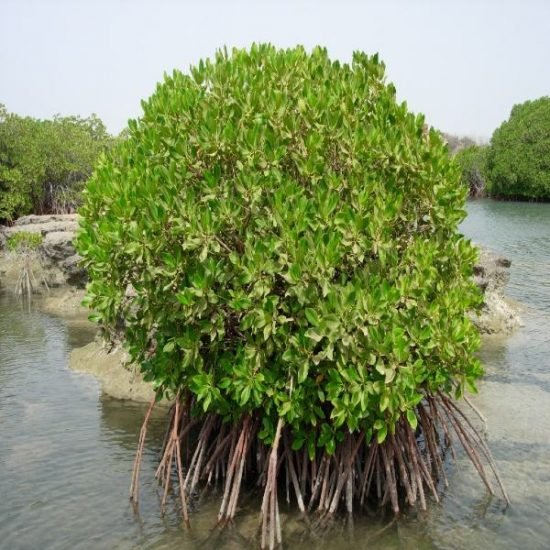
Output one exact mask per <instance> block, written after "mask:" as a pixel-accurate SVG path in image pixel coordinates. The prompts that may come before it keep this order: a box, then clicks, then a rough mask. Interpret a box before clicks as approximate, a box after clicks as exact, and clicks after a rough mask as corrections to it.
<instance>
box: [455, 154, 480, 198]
mask: <svg viewBox="0 0 550 550" xmlns="http://www.w3.org/2000/svg"><path fill="white" fill-rule="evenodd" d="M487 151H488V148H487V146H485V145H470V146H469V147H466V148H464V149H460V150H459V151H458V152H457V153H456V155H455V157H454V158H455V160H456V162H458V164H459V166H460V168H461V170H462V183H463V184H464V185H465V186H466V187H467V188H468V189H469V192H470V196H473V197H479V196H481V195H484V194H485V187H486V180H487V176H486V168H487Z"/></svg>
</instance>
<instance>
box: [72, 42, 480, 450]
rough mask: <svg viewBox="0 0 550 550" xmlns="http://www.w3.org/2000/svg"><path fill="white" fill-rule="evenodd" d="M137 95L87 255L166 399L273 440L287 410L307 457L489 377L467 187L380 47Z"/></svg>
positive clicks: (270, 50)
mask: <svg viewBox="0 0 550 550" xmlns="http://www.w3.org/2000/svg"><path fill="white" fill-rule="evenodd" d="M142 105H143V115H142V117H141V118H140V119H139V120H137V121H130V124H129V137H128V140H127V141H126V142H124V143H122V144H120V145H119V146H118V147H117V148H116V149H115V150H114V151H112V152H111V153H108V154H107V155H106V156H104V157H103V158H102V159H101V161H100V163H99V165H98V167H97V169H96V171H95V174H94V175H93V177H92V178H91V180H90V181H89V182H88V185H87V189H86V191H85V204H84V207H83V208H82V210H81V213H82V222H81V225H82V229H81V232H80V235H79V237H78V249H79V251H80V253H81V254H82V256H83V257H84V261H85V264H86V266H87V268H88V273H89V277H90V281H91V282H90V283H89V287H88V296H87V302H88V304H89V305H90V307H92V308H94V309H95V311H96V312H97V314H96V319H97V320H98V321H100V322H101V323H103V324H105V325H107V326H115V325H116V324H117V323H118V322H119V321H120V319H124V323H125V332H124V338H125V340H126V342H127V345H128V348H129V350H130V353H131V357H132V358H133V359H134V360H135V361H137V362H138V363H139V364H140V365H141V368H142V371H143V373H144V375H145V377H146V379H147V380H151V381H153V382H154V384H155V386H156V387H157V388H158V389H159V392H160V394H164V393H171V394H176V393H178V392H180V393H184V392H191V394H193V395H195V396H196V398H197V401H198V403H199V404H200V407H201V408H202V410H203V411H208V412H214V413H217V414H219V415H222V416H224V417H226V418H233V419H238V418H240V417H242V415H243V414H246V413H251V412H254V411H255V414H259V415H260V416H261V419H262V422H263V430H262V431H261V432H260V437H261V438H263V439H264V440H265V441H267V442H269V441H271V439H272V437H273V434H274V431H275V425H276V423H277V419H278V418H283V419H284V421H285V423H286V425H289V426H292V430H293V434H294V448H299V447H300V446H301V445H303V444H304V442H305V443H306V444H307V445H308V448H309V450H310V455H313V454H314V453H315V447H316V446H319V447H324V448H326V449H327V450H328V451H329V452H332V451H333V450H334V448H335V445H336V444H337V442H338V441H340V440H341V439H342V438H343V434H344V430H343V429H342V428H343V427H344V426H345V427H346V429H349V430H352V431H357V430H364V431H365V432H366V433H367V434H373V433H375V434H377V436H378V441H380V442H381V441H383V440H384V438H385V437H386V434H387V433H388V430H390V431H391V430H393V427H394V425H395V422H396V421H397V420H398V419H399V418H400V417H401V416H402V415H406V416H407V418H408V419H409V421H410V422H411V424H413V425H415V426H416V416H415V413H414V410H415V407H416V406H417V404H418V403H419V402H420V401H421V400H422V398H423V396H424V395H425V394H426V393H427V392H436V391H437V390H442V391H443V392H447V393H449V392H451V391H453V390H454V389H455V388H458V391H459V392H460V391H461V390H462V389H463V387H464V385H465V384H471V383H473V382H474V380H475V379H476V378H477V377H478V376H479V375H480V373H481V368H480V365H479V362H478V360H477V359H476V358H475V357H474V355H473V352H474V351H475V350H476V349H477V347H478V343H479V338H478V335H477V333H476V331H475V329H474V327H473V326H472V324H471V322H470V321H469V320H468V318H467V317H466V315H465V313H466V312H467V311H468V310H471V309H472V308H475V307H477V306H478V305H479V303H480V296H479V293H478V291H477V289H476V287H475V285H474V284H473V283H472V282H471V280H470V276H471V275H472V268H473V264H474V260H475V257H476V252H475V250H474V248H473V247H472V245H471V244H470V243H469V242H468V241H466V240H465V239H464V238H463V237H462V236H461V235H460V234H459V233H458V232H457V225H458V223H459V222H460V221H461V220H462V219H463V218H464V216H465V211H464V210H463V206H464V201H465V198H466V194H467V192H466V190H465V189H464V187H462V186H460V185H459V179H460V173H459V169H458V167H457V166H456V165H455V164H454V163H453V162H451V161H450V160H449V158H448V155H447V152H446V149H445V146H444V144H443V143H442V141H441V138H440V137H439V135H438V134H437V133H436V132H434V131H430V132H429V133H428V134H427V135H424V133H423V125H424V119H423V117H421V116H415V115H413V114H411V113H409V111H408V109H407V106H406V104H404V103H403V104H400V103H398V102H397V101H396V97H395V90H394V88H393V86H392V85H391V84H387V83H386V82H385V80H384V65H383V64H382V63H381V62H380V61H379V60H378V58H377V56H374V57H369V56H367V55H365V54H362V53H355V54H354V56H353V62H352V63H351V64H349V65H348V64H341V63H339V62H335V61H331V60H330V59H329V57H328V55H327V52H326V50H324V49H320V48H316V49H315V50H314V51H313V52H312V53H311V54H308V53H307V52H306V51H305V50H304V49H303V48H295V49H289V50H277V49H275V48H274V47H272V46H267V45H260V46H253V47H252V48H251V50H250V51H244V50H233V51H232V53H231V54H228V53H227V52H223V51H222V52H219V53H217V55H216V57H215V59H214V60H213V61H205V62H203V61H201V62H200V64H199V65H198V66H196V67H193V68H192V69H191V74H190V75H185V74H182V73H181V72H179V71H174V73H173V74H172V76H166V77H165V80H164V82H163V83H162V84H159V85H158V87H157V90H156V92H155V93H154V95H153V96H152V97H151V98H150V99H149V100H148V101H144V102H143V103H142ZM130 288H131V289H133V290H132V292H128V290H129V289H130ZM196 414H199V413H198V411H196Z"/></svg>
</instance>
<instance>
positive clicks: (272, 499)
mask: <svg viewBox="0 0 550 550" xmlns="http://www.w3.org/2000/svg"><path fill="white" fill-rule="evenodd" d="M193 405H194V402H193V400H192V398H189V397H186V398H184V399H183V400H180V398H179V396H178V398H177V399H176V402H175V405H174V406H173V408H172V410H171V414H170V423H169V427H168V431H167V434H166V437H165V441H164V445H163V449H162V455H161V459H160V462H159V466H158V468H157V471H156V477H157V479H158V480H159V483H160V485H161V487H162V489H163V496H162V502H161V508H162V511H163V512H164V511H165V509H166V501H167V496H168V493H169V490H170V487H171V485H172V483H177V487H178V489H177V491H178V493H179V500H180V503H181V513H182V516H183V519H184V521H185V524H186V525H189V512H188V508H189V506H188V503H189V500H190V499H191V500H193V501H197V500H199V499H200V497H201V495H202V494H203V493H204V491H206V490H207V488H208V487H210V486H211V485H213V484H218V483H221V484H222V487H223V496H222V499H221V505H220V509H219V512H218V518H217V519H218V521H217V525H218V526H219V527H225V526H227V525H230V524H231V523H232V522H233V520H234V519H235V516H236V514H237V511H238V502H239V494H240V491H241V487H242V485H243V483H244V482H247V483H248V484H250V483H251V482H255V483H256V485H257V486H258V487H261V488H262V489H263V499H262V504H261V510H260V524H259V528H258V535H259V538H260V541H261V547H262V548H270V549H272V548H275V547H277V546H279V545H281V543H282V525H281V517H280V513H279V501H278V490H279V489H281V490H282V489H283V488H285V489H286V491H285V495H286V499H287V501H288V502H290V500H291V496H292V497H293V498H292V500H293V502H295V503H296V505H297V507H298V509H299V511H300V512H301V514H302V518H303V519H304V524H305V525H306V526H307V527H308V528H309V529H310V530H312V532H314V533H315V534H316V535H319V534H320V533H322V532H323V531H324V530H325V529H327V528H329V527H330V525H331V523H332V520H333V518H334V517H335V515H336V514H337V513H338V512H340V511H342V512H346V513H347V515H348V520H349V521H348V524H349V526H350V529H351V528H352V525H353V523H352V514H354V513H355V512H357V511H360V510H361V509H365V508H366V507H367V506H372V505H373V504H377V505H378V506H379V507H382V508H390V509H391V510H392V511H393V513H394V514H395V515H397V514H399V513H400V511H401V510H402V509H403V508H404V507H405V506H413V505H418V506H419V507H420V508H421V509H422V510H426V508H427V502H428V498H429V497H431V498H433V500H435V501H436V502H438V501H439V494H440V491H441V490H442V487H444V486H447V485H448V481H447V478H446V475H445V464H444V462H445V455H446V453H447V452H448V451H450V453H451V454H452V456H453V457H455V448H454V447H455V445H456V442H457V441H458V443H460V446H461V447H462V448H463V449H464V451H465V453H466V455H467V456H468V458H469V459H470V461H471V462H472V464H473V465H474V468H475V469H476V471H477V472H478V474H479V476H480V478H481V480H482V482H483V483H484V485H485V486H486V488H487V490H488V491H489V493H490V494H491V495H494V494H495V491H494V489H493V485H492V483H491V481H492V479H491V478H493V479H494V480H496V482H497V485H498V486H499V488H500V491H501V492H502V495H503V497H504V499H505V501H506V502H507V503H509V498H508V495H507V493H506V490H505V488H504V486H503V484H502V480H501V479H500V476H499V474H498V472H497V469H496V464H495V462H494V460H493V458H492V456H491V453H490V451H489V448H488V447H487V444H486V443H485V441H484V440H483V438H482V437H481V436H480V434H479V433H478V431H477V430H476V428H475V426H474V425H473V424H472V422H471V421H470V420H469V418H468V417H467V416H466V415H465V414H464V413H463V412H462V411H461V410H460V408H459V407H458V406H457V405H456V404H455V403H454V402H453V400H452V399H451V398H449V397H448V396H447V395H444V394H442V393H438V394H435V395H427V396H426V398H425V399H424V401H423V402H422V403H421V404H419V405H418V407H417V409H416V416H417V420H418V426H417V429H416V430H413V428H412V427H411V425H410V424H409V422H408V421H407V420H406V418H404V417H403V418H402V419H401V420H400V421H399V422H398V423H397V425H396V429H395V432H394V433H390V434H388V436H387V438H386V439H385V440H384V441H383V442H382V443H380V444H379V443H378V442H377V441H376V439H372V438H371V439H370V440H369V439H368V438H367V434H366V433H365V432H357V433H351V434H350V433H347V432H346V434H345V436H344V439H343V440H342V441H341V443H339V444H338V445H337V446H336V449H335V451H334V453H333V454H331V455H329V454H328V453H327V452H325V451H321V450H319V449H317V450H316V452H315V455H314V456H313V457H310V456H309V453H308V450H307V449H306V448H305V447H304V448H301V449H298V450H294V449H293V448H292V443H293V439H292V431H291V429H290V428H289V427H288V426H285V425H284V422H283V421H282V420H281V419H280V420H279V421H278V424H277V428H276V432H275V437H274V439H273V442H272V443H271V445H269V446H268V445H265V444H264V443H263V442H262V441H261V439H260V438H259V431H260V420H259V418H256V417H254V416H244V417H243V418H241V419H240V421H238V422H236V423H234V424H229V423H224V422H223V420H222V418H221V417H219V416H217V415H213V414H208V415H205V416H204V417H202V418H191V411H192V409H193ZM153 406H154V401H152V402H151V404H150V406H149V409H148V410H147V414H146V416H145V421H144V423H143V427H142V429H141V432H140V439H139V443H138V450H137V453H136V459H135V463H134V471H133V475H132V483H131V487H130V498H131V500H132V501H133V502H134V503H137V501H138V498H139V472H140V463H141V460H142V454H143V447H144V442H145V436H146V433H147V423H148V421H149V418H150V416H151V412H152V409H153ZM487 466H488V468H487ZM491 473H492V475H490V474H491Z"/></svg>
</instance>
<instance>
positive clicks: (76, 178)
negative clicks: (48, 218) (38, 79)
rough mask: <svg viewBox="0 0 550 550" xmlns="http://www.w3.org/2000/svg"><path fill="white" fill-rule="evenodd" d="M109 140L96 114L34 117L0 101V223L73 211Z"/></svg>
mask: <svg viewBox="0 0 550 550" xmlns="http://www.w3.org/2000/svg"><path fill="white" fill-rule="evenodd" d="M113 142H114V139H113V138H112V137H111V136H109V134H108V133H107V130H106V128H105V126H104V124H103V123H102V122H101V120H100V119H99V118H98V117H97V116H95V115H92V116H91V117H88V118H79V117H60V116H56V117H54V118H53V119H52V120H38V119H34V118H31V117H21V116H18V115H16V114H14V113H8V112H7V110H6V109H5V107H4V106H3V105H0V222H3V221H8V222H10V221H12V220H14V219H15V218H17V217H19V216H21V215H24V214H29V213H31V212H33V213H36V214H50V213H56V214H59V213H64V212H74V211H75V209H76V208H77V206H78V205H79V204H80V194H81V191H82V188H83V186H84V183H85V181H86V180H87V179H88V177H89V176H90V174H91V173H92V170H93V166H94V164H95V162H96V161H97V158H98V156H99V154H100V152H101V151H103V150H104V149H106V148H108V147H110V146H111V145H112V143H113Z"/></svg>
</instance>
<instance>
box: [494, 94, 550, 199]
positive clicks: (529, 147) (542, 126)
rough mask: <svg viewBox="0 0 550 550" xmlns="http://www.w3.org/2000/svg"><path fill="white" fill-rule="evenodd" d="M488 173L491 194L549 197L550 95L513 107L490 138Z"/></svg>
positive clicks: (499, 195) (514, 196)
mask: <svg viewBox="0 0 550 550" xmlns="http://www.w3.org/2000/svg"><path fill="white" fill-rule="evenodd" d="M487 174H488V183H487V189H488V191H489V193H490V194H491V195H492V196H496V197H509V198H523V199H548V198H550V97H541V98H540V99H537V100H535V101H526V102H525V103H522V104H520V105H515V106H514V108H513V109H512V112H511V114H510V118H509V119H508V120H507V121H506V122H504V123H503V124H502V125H501V126H500V128H498V129H497V130H495V132H494V134H493V137H492V139H491V146H490V148H489V151H488V156H487Z"/></svg>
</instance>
